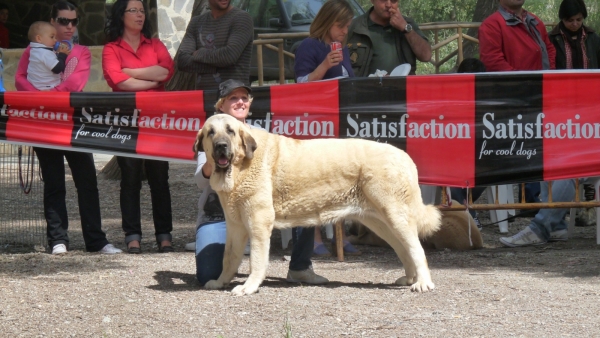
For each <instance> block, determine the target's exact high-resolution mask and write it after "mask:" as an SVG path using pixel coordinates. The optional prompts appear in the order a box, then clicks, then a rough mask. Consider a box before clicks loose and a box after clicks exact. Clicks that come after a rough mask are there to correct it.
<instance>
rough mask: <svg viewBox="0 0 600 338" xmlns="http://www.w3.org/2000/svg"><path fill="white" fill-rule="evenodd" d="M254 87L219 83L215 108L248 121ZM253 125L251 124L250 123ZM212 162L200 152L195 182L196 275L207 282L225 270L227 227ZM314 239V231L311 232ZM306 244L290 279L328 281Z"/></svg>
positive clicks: (297, 251) (296, 253)
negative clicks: (213, 182)
mask: <svg viewBox="0 0 600 338" xmlns="http://www.w3.org/2000/svg"><path fill="white" fill-rule="evenodd" d="M250 93H251V89H250V87H248V86H246V85H245V84H244V83H242V82H241V81H238V80H227V81H223V82H221V84H220V85H219V100H218V101H217V103H216V104H215V109H216V110H217V112H219V113H224V114H229V115H231V116H233V117H235V118H236V119H237V120H239V121H240V122H244V123H245V122H246V117H247V116H248V113H249V112H250V104H252V96H250ZM251 128H252V126H251ZM212 172H213V168H212V165H211V164H209V163H207V162H206V154H205V153H204V152H199V153H198V166H197V167H196V175H195V179H196V184H197V185H198V187H199V188H200V189H201V190H202V194H201V195H200V200H199V201H198V210H199V212H198V222H197V223H196V224H197V228H196V278H198V281H199V282H200V284H202V285H204V284H206V282H208V281H209V280H213V279H217V278H219V275H221V271H222V270H223V255H224V252H225V240H226V237H227V236H226V227H225V214H224V212H223V209H222V208H221V204H220V203H219V197H218V196H217V193H216V192H215V191H214V190H213V189H212V188H211V187H210V184H209V179H210V175H211V174H212ZM310 238H311V239H312V233H310ZM303 243H306V244H305V245H294V249H293V250H292V258H291V260H290V267H289V271H288V275H287V279H286V280H287V281H288V282H292V283H305V284H325V283H327V282H329V281H328V280H327V278H325V277H322V276H319V275H317V274H316V273H314V271H313V270H312V269H311V265H312V263H311V260H310V257H311V253H312V241H310V242H309V241H303Z"/></svg>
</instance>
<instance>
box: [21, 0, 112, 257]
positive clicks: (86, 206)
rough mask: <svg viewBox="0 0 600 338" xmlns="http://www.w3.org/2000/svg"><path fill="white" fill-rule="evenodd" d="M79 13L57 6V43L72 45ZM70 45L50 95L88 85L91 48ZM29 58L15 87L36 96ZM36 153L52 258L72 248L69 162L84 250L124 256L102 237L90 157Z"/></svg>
mask: <svg viewBox="0 0 600 338" xmlns="http://www.w3.org/2000/svg"><path fill="white" fill-rule="evenodd" d="M76 9H77V7H75V5H73V4H72V3H70V2H67V1H57V2H56V3H55V4H54V5H53V6H52V11H51V19H50V24H52V26H54V28H56V39H57V40H71V38H72V37H73V34H74V33H75V31H76V29H77V28H76V27H77V24H78V23H79V18H78V17H77V11H76ZM71 45H72V48H71V53H70V54H69V55H68V56H67V58H66V60H65V64H66V65H67V66H66V68H65V71H64V72H63V73H62V74H61V83H60V84H59V85H58V86H56V87H54V88H51V89H50V90H51V91H58V92H80V91H82V90H83V87H85V84H86V83H87V81H88V77H89V75H90V64H91V59H92V58H91V53H90V51H89V50H88V49H87V47H84V46H80V45H74V44H71ZM29 55H30V47H27V49H25V51H24V52H23V55H22V56H21V59H20V60H19V65H18V67H17V72H16V74H15V86H16V87H17V90H19V91H38V90H37V89H36V88H35V87H34V86H33V85H32V84H31V83H30V82H29V81H28V80H27V67H28V66H29ZM33 149H34V150H35V153H36V155H37V157H38V160H39V162H40V168H41V171H42V177H43V179H44V216H45V218H46V223H47V237H48V245H49V246H50V248H52V254H63V253H66V252H67V250H68V248H69V237H68V235H67V229H68V227H69V220H68V218H67V205H66V201H65V197H66V196H65V195H66V187H65V164H64V159H65V158H66V159H67V162H68V163H69V167H70V168H71V174H72V175H73V181H74V182H75V187H76V189H77V197H78V202H79V215H80V217H81V228H82V233H83V240H84V242H85V248H86V250H87V251H90V252H100V253H105V254H114V253H119V252H121V250H119V249H117V248H115V247H114V246H113V245H112V244H109V243H108V240H107V239H106V234H105V233H104V232H103V231H102V223H101V218H100V198H99V196H98V182H97V180H96V167H95V166H94V158H93V156H92V154H90V153H83V152H77V151H66V150H56V149H46V148H39V147H34V148H33Z"/></svg>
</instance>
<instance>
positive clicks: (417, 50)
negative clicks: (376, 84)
mask: <svg viewBox="0 0 600 338" xmlns="http://www.w3.org/2000/svg"><path fill="white" fill-rule="evenodd" d="M371 3H372V4H373V7H371V9H369V11H368V12H367V13H365V14H363V15H361V16H359V17H358V18H356V19H354V20H353V21H352V24H351V25H350V29H349V32H348V49H349V51H350V60H351V62H352V69H353V70H354V74H355V75H356V76H368V75H369V74H373V73H374V72H375V71H376V70H377V69H379V70H385V71H387V72H388V74H389V73H391V71H392V70H393V69H394V68H395V67H396V66H398V65H400V64H403V63H408V64H410V65H411V70H410V74H415V71H416V69H417V61H416V60H419V61H422V62H427V61H429V60H430V59H431V46H429V42H428V41H427V38H426V37H425V35H423V32H421V30H420V29H419V26H418V25H417V23H416V22H414V20H412V19H411V18H409V17H405V16H403V15H402V13H401V12H400V9H398V0H371Z"/></svg>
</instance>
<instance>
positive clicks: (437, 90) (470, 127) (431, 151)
mask: <svg viewBox="0 0 600 338" xmlns="http://www.w3.org/2000/svg"><path fill="white" fill-rule="evenodd" d="M474 82H475V77H474V76H473V75H447V76H409V77H407V86H406V87H407V89H406V101H407V111H408V119H407V125H406V133H407V136H408V138H407V142H406V149H407V152H408V154H409V155H410V156H411V158H412V159H413V161H414V162H415V163H416V164H417V168H418V170H419V182H420V183H423V184H437V185H448V186H461V187H466V186H469V187H473V186H474V185H475V85H474ZM441 173H443V174H442V175H440V174H441Z"/></svg>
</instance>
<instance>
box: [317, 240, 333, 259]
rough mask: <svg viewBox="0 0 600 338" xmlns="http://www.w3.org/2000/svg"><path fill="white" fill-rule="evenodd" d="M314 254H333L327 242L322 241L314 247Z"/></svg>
mask: <svg viewBox="0 0 600 338" xmlns="http://www.w3.org/2000/svg"><path fill="white" fill-rule="evenodd" d="M313 255H315V256H331V252H329V250H327V248H326V247H325V244H323V243H321V244H319V245H317V247H316V248H314V249H313Z"/></svg>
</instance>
